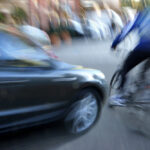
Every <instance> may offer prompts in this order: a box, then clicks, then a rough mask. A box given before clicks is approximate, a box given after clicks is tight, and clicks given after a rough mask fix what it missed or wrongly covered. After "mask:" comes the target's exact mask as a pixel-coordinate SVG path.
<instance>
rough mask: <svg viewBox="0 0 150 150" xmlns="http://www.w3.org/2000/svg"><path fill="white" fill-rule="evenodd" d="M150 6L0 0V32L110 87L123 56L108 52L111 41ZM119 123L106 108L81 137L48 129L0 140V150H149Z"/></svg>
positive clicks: (121, 0)
mask: <svg viewBox="0 0 150 150" xmlns="http://www.w3.org/2000/svg"><path fill="white" fill-rule="evenodd" d="M149 5H150V0H0V26H3V27H4V28H9V27H12V26H14V27H17V28H19V29H20V30H21V31H22V32H24V33H26V34H27V35H28V36H29V37H34V39H36V40H38V41H42V42H41V43H42V46H44V47H47V45H48V50H50V49H51V50H52V51H53V52H54V53H50V55H51V56H52V57H54V58H59V59H61V60H64V61H65V62H68V63H71V64H76V65H83V66H84V67H90V68H94V69H98V70H102V72H104V74H105V76H106V79H107V81H108V82H109V81H110V79H111V77H112V74H113V73H114V71H115V70H116V68H117V67H118V65H120V64H121V62H122V60H123V58H124V57H125V56H126V54H128V51H122V52H114V53H112V52H110V46H111V43H112V41H113V39H114V38H115V36H116V35H117V34H118V33H119V32H120V31H121V29H122V28H123V27H124V25H125V24H126V23H128V22H129V21H131V20H133V18H134V16H135V15H136V13H137V12H138V11H139V10H142V9H143V8H145V7H146V6H149ZM44 39H46V40H44ZM43 41H44V42H45V43H44V44H43ZM136 41H137V37H136V36H134V35H132V36H129V38H128V39H127V40H126V41H125V42H124V43H123V45H122V48H123V49H127V50H129V49H132V48H131V47H133V46H131V45H132V44H133V43H135V42H136ZM133 45H134V44H133ZM49 46H50V49H49ZM123 118H124V117H123V116H121V117H120V116H119V113H118V112H115V111H113V110H111V109H109V108H108V107H107V106H106V105H105V106H104V109H103V112H102V117H101V118H100V121H99V122H98V123H97V124H96V126H95V127H94V128H93V129H92V130H90V131H89V132H88V133H86V134H85V135H82V136H79V137H77V136H72V135H69V134H67V133H66V132H65V131H64V129H62V128H61V127H60V126H59V124H54V125H47V126H46V127H44V128H40V127H36V128H34V129H31V130H27V131H21V132H19V133H11V134H10V135H6V136H2V137H0V150H20V149H21V150H51V149H52V150H55V149H56V150H59V149H60V150H77V149H78V150H84V149H85V150H100V149H101V150H149V148H150V142H149V137H146V136H145V135H144V136H143V135H141V134H139V133H133V132H131V131H130V130H128V128H126V127H125V126H124V125H125V123H129V122H130V121H131V120H129V118H128V117H127V116H125V118H126V120H125V121H123V122H122V120H123ZM134 121H135V122H134ZM134 121H132V122H134V123H136V118H135V120H134ZM142 121H143V120H142ZM141 123H142V124H143V125H144V124H145V123H144V122H141ZM131 126H134V124H132V125H131Z"/></svg>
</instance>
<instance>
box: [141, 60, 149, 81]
mask: <svg viewBox="0 0 150 150" xmlns="http://www.w3.org/2000/svg"><path fill="white" fill-rule="evenodd" d="M149 68H150V58H148V59H147V60H146V61H145V62H144V64H143V66H142V71H141V72H140V76H139V79H140V80H141V81H142V80H144V79H145V72H146V71H147V70H148V69H149Z"/></svg>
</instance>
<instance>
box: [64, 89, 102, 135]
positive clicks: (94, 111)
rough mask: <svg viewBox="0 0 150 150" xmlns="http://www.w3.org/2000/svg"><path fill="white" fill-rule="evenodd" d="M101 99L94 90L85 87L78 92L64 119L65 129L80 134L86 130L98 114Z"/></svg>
mask: <svg viewBox="0 0 150 150" xmlns="http://www.w3.org/2000/svg"><path fill="white" fill-rule="evenodd" d="M101 100H102V98H101V97H100V95H99V93H98V92H97V91H96V90H93V89H85V90H82V91H81V92H79V93H78V95H77V97H76V101H75V102H74V103H73V105H72V106H71V107H70V109H69V112H68V113H67V115H66V117H65V119H64V125H65V128H66V129H67V131H69V133H71V134H82V133H84V132H86V131H88V130H89V129H90V128H91V127H92V126H93V125H94V124H95V123H96V121H97V120H98V118H99V116H100V112H101V102H102V101H101Z"/></svg>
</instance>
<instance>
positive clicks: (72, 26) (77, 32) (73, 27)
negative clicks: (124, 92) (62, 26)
mask: <svg viewBox="0 0 150 150" xmlns="http://www.w3.org/2000/svg"><path fill="white" fill-rule="evenodd" d="M68 21H69V26H68V30H69V32H70V34H71V36H72V37H84V36H85V33H84V30H83V26H82V24H81V23H80V22H78V21H75V20H73V19H68Z"/></svg>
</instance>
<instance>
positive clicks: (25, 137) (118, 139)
mask: <svg viewBox="0 0 150 150" xmlns="http://www.w3.org/2000/svg"><path fill="white" fill-rule="evenodd" d="M110 43H111V42H109V41H92V40H90V41H89V40H76V41H74V42H73V44H72V45H62V46H61V47H59V48H55V52H56V55H57V56H59V58H60V59H61V60H64V61H66V62H68V63H72V64H76V65H83V66H85V67H90V68H95V69H99V70H101V71H102V72H104V74H105V75H106V79H107V81H108V82H109V81H110V78H111V76H112V74H113V72H114V71H115V69H116V68H117V66H118V64H120V62H121V61H122V60H123V56H122V55H118V54H114V53H111V52H110V48H109V47H110ZM149 149H150V138H149V137H146V136H144V135H143V134H140V133H138V132H133V131H132V130H129V129H128V128H127V127H126V126H125V125H124V123H123V121H122V119H121V117H120V115H119V114H118V112H117V111H114V110H112V109H109V108H108V107H107V106H105V107H104V109H103V111H102V114H101V118H100V119H99V121H98V123H97V124H96V125H95V126H94V127H93V128H92V129H91V130H90V131H89V132H88V133H86V134H84V135H82V136H72V135H69V134H68V133H66V132H65V131H64V129H63V127H61V124H59V123H54V124H51V125H46V126H42V127H36V128H32V129H28V130H25V131H19V132H17V133H16V132H14V133H11V134H9V135H4V136H1V137H0V150H149Z"/></svg>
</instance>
